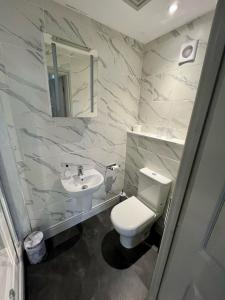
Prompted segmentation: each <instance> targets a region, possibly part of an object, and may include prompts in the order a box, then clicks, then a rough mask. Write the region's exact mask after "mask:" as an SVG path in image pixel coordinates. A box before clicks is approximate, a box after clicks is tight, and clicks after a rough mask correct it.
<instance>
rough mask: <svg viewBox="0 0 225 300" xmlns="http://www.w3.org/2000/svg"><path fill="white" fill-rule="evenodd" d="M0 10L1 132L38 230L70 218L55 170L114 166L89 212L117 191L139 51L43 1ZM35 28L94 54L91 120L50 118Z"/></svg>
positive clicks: (133, 110)
mask: <svg viewBox="0 0 225 300" xmlns="http://www.w3.org/2000/svg"><path fill="white" fill-rule="evenodd" d="M0 5H1V10H0V42H1V49H2V54H3V55H2V57H1V62H0V66H1V68H0V75H1V74H3V73H5V74H6V82H2V81H1V77H0V81H1V82H0V89H1V91H2V93H3V94H4V97H5V99H6V101H5V102H4V103H3V106H4V105H7V106H10V110H11V115H12V118H13V123H12V124H8V125H9V127H8V130H9V131H10V130H11V129H13V130H14V131H15V132H16V136H17V137H18V145H19V150H20V151H18V153H19V154H18V155H17V153H16V151H15V152H14V154H15V159H16V162H17V167H18V171H19V174H20V180H21V184H22V187H23V196H24V200H25V204H26V207H27V209H28V214H29V219H30V221H31V224H32V227H33V228H41V229H43V230H45V229H46V228H49V226H51V225H55V224H57V223H58V222H60V221H63V220H65V219H67V218H69V217H71V216H73V215H75V214H77V213H78V212H77V211H74V210H73V209H72V208H71V200H70V197H69V195H68V194H67V193H65V191H64V190H63V188H62V186H61V184H60V181H59V174H60V172H61V164H62V163H65V162H69V163H72V164H73V165H75V166H76V165H78V164H79V165H80V164H82V165H84V166H85V167H91V166H95V167H96V168H97V169H98V170H99V171H100V172H102V174H104V172H105V166H106V165H107V164H109V163H112V162H116V163H118V164H120V166H121V170H120V172H119V174H118V176H117V178H116V181H115V182H114V183H113V185H112V187H111V188H110V191H109V192H108V193H107V194H106V192H105V187H104V186H103V187H102V188H101V190H100V191H98V192H97V193H96V194H95V197H94V205H97V204H99V203H101V202H104V201H105V200H106V199H108V198H110V197H112V196H113V195H115V194H117V193H119V192H120V191H121V189H122V187H123V182H124V169H125V155H126V131H127V130H128V129H130V127H131V126H132V125H133V124H134V123H136V122H137V120H138V104H139V99H140V84H139V81H140V77H141V70H142V46H141V45H140V44H139V43H137V42H136V41H134V40H133V39H130V38H128V37H126V36H124V35H122V34H120V33H118V32H116V31H114V30H111V29H109V28H107V27H105V26H103V25H101V24H99V23H97V22H95V21H93V20H91V19H89V18H87V17H85V16H81V15H78V14H76V13H75V12H74V11H72V10H69V9H66V8H65V7H62V6H60V5H58V4H56V3H54V2H51V1H42V0H40V1H38V0H37V1H35V0H34V1H31V0H30V1H28V0H27V1H26V0H17V1H15V0H7V1H4V0H0ZM40 27H42V29H43V30H46V31H47V32H49V33H51V34H55V35H57V36H60V37H63V38H66V39H69V40H71V41H74V42H79V43H82V44H84V45H87V46H88V47H90V48H93V49H96V50H97V51H98V55H99V66H98V72H99V73H98V91H99V97H98V116H97V117H96V118H93V119H52V118H51V115H50V102H49V95H48V87H47V78H46V72H45V65H44V56H43V38H42V32H41V31H40ZM13 124H14V125H13ZM11 143H12V145H13V140H12V141H11ZM13 148H14V147H13ZM107 188H108V187H107Z"/></svg>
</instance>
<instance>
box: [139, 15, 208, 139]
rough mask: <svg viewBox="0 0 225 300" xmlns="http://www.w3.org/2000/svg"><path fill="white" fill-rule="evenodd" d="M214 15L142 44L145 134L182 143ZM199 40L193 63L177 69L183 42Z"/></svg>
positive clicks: (142, 96) (141, 105) (141, 103)
mask: <svg viewBox="0 0 225 300" xmlns="http://www.w3.org/2000/svg"><path fill="white" fill-rule="evenodd" d="M213 15H214V13H213V12H211V13H208V14H207V15H205V16H202V17H200V18H198V19H196V20H194V21H193V22H191V23H189V24H187V25H185V26H182V27H180V28H178V29H176V30H174V31H172V32H170V33H168V34H166V35H164V36H162V37H160V38H158V39H156V40H154V41H152V42H150V43H149V44H147V45H145V48H144V61H143V72H142V81H141V99H140V106H139V120H140V122H141V123H142V124H143V125H144V126H143V128H144V131H146V132H149V133H151V134H154V135H157V136H158V137H159V138H160V137H167V138H177V139H182V140H185V137H186V133H187V129H188V126H189V122H190V116H191V113H192V109H193V105H194V101H195V96H196V92H197V88H198V83H199V78H200V74H201V69H202V65H203V61H204V56H205V51H206V47H207V42H208V37H209V32H210V29H211V23H212V19H213ZM192 39H198V40H199V46H198V51H197V56H196V60H195V62H194V63H189V64H184V65H182V66H178V58H179V52H180V48H181V45H182V43H184V42H186V41H188V40H192Z"/></svg>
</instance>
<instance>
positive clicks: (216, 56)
mask: <svg viewBox="0 0 225 300" xmlns="http://www.w3.org/2000/svg"><path fill="white" fill-rule="evenodd" d="M224 14H225V1H224V0H218V3H217V7H216V12H215V17H214V20H213V24H212V28H211V33H210V37H209V42H208V47H207V51H206V55H205V60H204V64H203V68H202V73H201V78H200V81H199V86H198V91H197V95H196V100H195V105H194V109H193V113H192V116H191V121H190V126H189V129H188V134H187V138H186V143H185V147H184V153H183V156H182V159H181V164H180V168H179V172H178V176H177V182H176V187H175V190H174V196H173V199H172V201H171V205H170V211H169V214H168V219H167V224H166V227H165V230H164V233H163V237H162V242H161V246H160V250H159V255H158V258H157V262H156V266H155V270H154V274H153V278H152V282H151V287H150V290H149V297H148V299H149V300H157V298H158V293H159V290H160V286H161V282H162V279H163V276H164V271H165V268H166V264H167V262H168V257H169V254H170V250H171V246H172V243H173V238H174V235H175V231H176V228H177V224H178V219H179V217H180V212H181V209H182V206H183V204H184V198H185V195H186V191H187V187H188V185H189V181H190V177H191V174H192V171H193V166H194V164H195V160H196V156H197V152H198V149H199V144H200V141H201V138H202V134H203V131H204V128H205V124H206V121H207V118H208V114H209V111H210V109H211V106H212V102H213V95H214V92H215V87H216V83H217V79H218V75H219V72H220V68H221V63H222V60H223V56H224V53H225V18H224Z"/></svg>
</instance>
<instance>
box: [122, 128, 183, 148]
mask: <svg viewBox="0 0 225 300" xmlns="http://www.w3.org/2000/svg"><path fill="white" fill-rule="evenodd" d="M127 133H129V134H134V135H138V136H143V137H148V138H151V139H155V140H158V141H165V142H169V143H174V144H178V145H184V144H185V141H184V140H179V139H175V138H172V139H169V138H164V137H158V136H156V135H153V134H150V133H148V132H137V131H130V130H128V131H127Z"/></svg>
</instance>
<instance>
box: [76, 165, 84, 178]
mask: <svg viewBox="0 0 225 300" xmlns="http://www.w3.org/2000/svg"><path fill="white" fill-rule="evenodd" d="M83 169H84V167H83V166H78V168H77V170H78V174H77V176H79V177H83V176H84V173H83Z"/></svg>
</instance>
